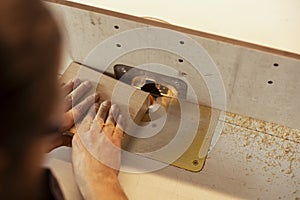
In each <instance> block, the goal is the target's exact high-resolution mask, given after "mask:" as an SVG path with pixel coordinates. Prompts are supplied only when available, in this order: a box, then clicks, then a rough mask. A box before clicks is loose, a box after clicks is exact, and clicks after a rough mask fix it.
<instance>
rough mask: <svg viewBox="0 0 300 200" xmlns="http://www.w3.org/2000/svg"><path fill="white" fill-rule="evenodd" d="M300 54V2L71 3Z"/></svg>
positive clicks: (132, 0)
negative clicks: (156, 19) (159, 20)
mask: <svg viewBox="0 0 300 200" xmlns="http://www.w3.org/2000/svg"><path fill="white" fill-rule="evenodd" d="M72 1H74V2H79V3H82V4H87V5H92V6H96V7H100V8H105V9H109V10H114V11H118V12H122V13H127V14H131V15H135V16H148V17H155V18H159V19H162V20H165V21H168V22H169V23H173V24H176V25H180V26H184V27H188V28H192V29H197V30H201V31H205V32H210V33H215V34H218V35H223V36H227V37H231V38H236V39H240V40H244V41H248V42H252V43H257V44H262V45H265V46H270V47H274V48H278V49H281V50H287V51H292V52H295V53H299V54H300V0H261V1H258V0H256V1H255V0H206V1H204V0H198V1H196V0H182V1H179V0H173V1H171V0H164V1H162V0H143V1H142V0H72Z"/></svg>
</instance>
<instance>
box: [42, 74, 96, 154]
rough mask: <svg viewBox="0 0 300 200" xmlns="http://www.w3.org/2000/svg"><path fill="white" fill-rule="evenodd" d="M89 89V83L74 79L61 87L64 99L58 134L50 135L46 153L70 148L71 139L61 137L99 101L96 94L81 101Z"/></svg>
mask: <svg viewBox="0 0 300 200" xmlns="http://www.w3.org/2000/svg"><path fill="white" fill-rule="evenodd" d="M91 87H92V84H91V82H89V81H83V82H81V81H80V80H79V79H74V80H72V81H70V82H68V83H66V84H63V85H62V91H63V98H64V102H63V106H64V108H63V109H64V110H63V111H64V114H63V118H62V124H61V125H60V128H59V130H58V133H55V135H50V137H51V138H50V145H49V147H48V148H47V150H46V151H47V152H49V151H51V150H53V149H54V148H57V147H59V146H71V144H72V137H70V136H68V135H63V133H64V132H65V131H67V130H69V129H70V128H71V127H72V126H73V125H74V124H75V123H76V122H77V121H78V120H79V119H80V118H81V117H82V116H83V115H84V114H85V113H86V112H87V111H88V109H89V108H90V107H91V105H93V104H94V103H95V101H98V100H99V95H98V94H96V93H94V94H92V95H89V96H88V97H86V98H84V99H82V98H83V97H84V95H85V94H86V93H87V92H89V90H90V89H91Z"/></svg>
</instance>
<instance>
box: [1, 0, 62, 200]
mask: <svg viewBox="0 0 300 200" xmlns="http://www.w3.org/2000/svg"><path fill="white" fill-rule="evenodd" d="M59 53H60V34H59V31H58V28H57V26H56V24H55V22H54V20H53V19H52V17H51V15H50V13H49V12H48V11H47V9H46V8H45V7H44V5H43V3H42V2H41V1H40V0H7V1H1V2H0V198H1V199H4V198H3V197H4V196H6V197H10V199H12V198H18V195H27V194H25V193H26V191H29V190H31V189H32V186H33V185H34V184H36V181H37V179H36V177H37V176H38V169H37V168H35V167H37V166H38V165H39V164H40V161H39V160H40V157H41V155H42V152H38V148H39V145H41V144H39V142H40V141H41V138H42V135H43V134H47V131H48V130H47V128H48V127H50V126H51V124H49V120H50V119H49V118H50V115H51V112H52V111H53V110H54V108H55V103H56V98H55V97H57V96H58V91H57V67H58V64H59V63H58V61H59ZM24 181H26V184H25V185H24ZM22 189H23V190H22ZM24 192H25V193H24ZM12 195H15V196H12ZM22 199H24V196H22Z"/></svg>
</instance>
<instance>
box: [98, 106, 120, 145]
mask: <svg viewBox="0 0 300 200" xmlns="http://www.w3.org/2000/svg"><path fill="white" fill-rule="evenodd" d="M118 113H119V108H118V107H117V105H112V106H111V108H110V110H109V114H108V116H107V119H106V121H105V124H104V127H103V129H102V132H103V133H104V134H105V135H106V136H107V137H108V138H110V139H111V138H112V135H113V133H114V129H115V124H116V122H115V118H117V117H118Z"/></svg>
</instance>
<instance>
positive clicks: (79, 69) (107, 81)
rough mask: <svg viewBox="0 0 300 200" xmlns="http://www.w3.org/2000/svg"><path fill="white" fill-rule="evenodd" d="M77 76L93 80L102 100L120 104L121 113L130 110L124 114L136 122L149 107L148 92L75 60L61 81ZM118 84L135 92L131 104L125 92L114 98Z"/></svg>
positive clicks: (81, 78) (123, 89)
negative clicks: (127, 113)
mask: <svg viewBox="0 0 300 200" xmlns="http://www.w3.org/2000/svg"><path fill="white" fill-rule="evenodd" d="M75 77H77V78H79V79H80V80H82V81H83V80H89V81H91V82H92V83H93V85H94V88H95V91H94V92H98V93H99V94H100V102H103V101H105V100H109V101H112V103H114V104H118V105H119V107H120V109H121V113H122V114H123V113H126V112H127V111H128V112H129V115H125V114H124V116H125V117H126V116H128V117H130V118H131V119H132V120H133V121H135V122H138V121H140V120H141V119H142V117H143V116H144V114H145V113H146V111H147V109H148V107H149V104H150V100H149V94H148V93H146V92H143V91H141V90H138V89H136V88H133V87H131V86H129V85H126V84H124V83H121V82H119V81H117V80H115V79H114V78H111V77H109V76H107V75H104V74H101V73H99V72H96V71H94V70H91V69H89V68H86V67H84V66H82V65H79V64H77V63H74V62H73V63H71V64H70V66H69V67H68V68H67V70H66V71H65V73H64V74H63V75H62V77H61V79H60V81H61V82H65V83H66V82H68V81H70V80H72V79H74V78H75ZM116 86H117V87H118V88H119V89H120V90H121V91H123V92H125V93H126V92H128V93H131V92H132V93H133V94H132V96H131V98H130V100H129V104H128V102H127V101H126V99H125V98H124V96H125V94H124V93H116V94H117V95H115V96H114V98H113V99H112V95H113V93H114V89H115V87H116ZM126 121H128V122H130V119H126Z"/></svg>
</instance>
